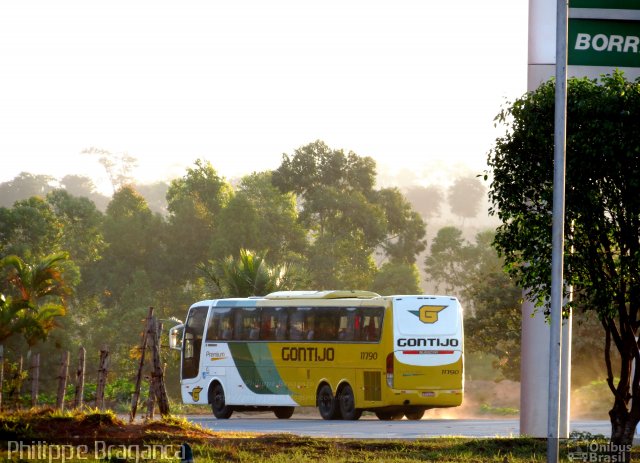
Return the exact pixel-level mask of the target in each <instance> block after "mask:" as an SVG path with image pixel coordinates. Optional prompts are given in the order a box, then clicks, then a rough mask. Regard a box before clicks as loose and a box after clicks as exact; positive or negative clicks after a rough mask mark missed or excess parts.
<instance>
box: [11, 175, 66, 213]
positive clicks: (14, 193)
mask: <svg viewBox="0 0 640 463" xmlns="http://www.w3.org/2000/svg"><path fill="white" fill-rule="evenodd" d="M54 183H55V179H54V178H53V177H51V176H49V175H34V174H30V173H28V172H20V174H19V175H17V176H16V177H14V179H13V180H10V181H8V182H4V183H0V206H4V207H11V206H13V204H14V203H15V202H16V201H22V200H25V199H27V198H31V197H32V196H39V197H40V198H44V196H45V195H46V194H47V193H48V192H49V191H51V190H53V189H54V188H55V187H54V186H53V184H54Z"/></svg>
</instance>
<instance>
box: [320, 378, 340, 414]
mask: <svg viewBox="0 0 640 463" xmlns="http://www.w3.org/2000/svg"><path fill="white" fill-rule="evenodd" d="M317 402H318V411H319V412H320V416H321V417H322V418H323V419H325V420H337V419H340V407H339V406H338V401H337V400H336V398H335V397H334V396H333V391H332V390H331V387H329V385H328V384H323V385H322V386H321V387H320V389H319V390H318V397H317Z"/></svg>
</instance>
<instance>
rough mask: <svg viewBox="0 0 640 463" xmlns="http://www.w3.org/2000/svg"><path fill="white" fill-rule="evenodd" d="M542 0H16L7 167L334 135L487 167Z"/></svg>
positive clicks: (1, 147)
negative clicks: (102, 153) (98, 153)
mask: <svg viewBox="0 0 640 463" xmlns="http://www.w3.org/2000/svg"><path fill="white" fill-rule="evenodd" d="M527 4H528V2H527V1H526V0H486V1H484V2H478V1H477V0H457V1H446V0H444V1H439V2H434V1H425V0H415V1H402V0H395V1H375V0H367V1H359V0H358V1H356V0H340V1H333V0H322V1H304V0H292V1H282V0H273V1H264V0H250V1H242V0H235V1H231V2H221V1H216V0H208V1H180V2H178V1H175V2H166V1H153V2H147V1H142V0H127V1H113V0H110V1H90V0H82V1H60V0H56V1H50V0H48V1H28V0H25V1H19V2H3V3H2V5H0V166H1V168H0V181H6V180H9V179H11V178H13V177H14V176H15V175H17V174H18V173H19V172H21V171H28V172H33V173H41V174H49V175H53V176H62V175H64V174H66V173H75V174H83V175H91V176H98V175H102V176H103V177H104V175H103V172H102V171H101V168H100V166H99V164H98V162H97V159H96V157H92V156H89V155H86V154H85V155H82V154H80V152H81V151H82V150H83V149H85V148H88V147H91V146H94V147H98V148H101V149H105V150H108V151H111V152H113V153H121V152H127V153H129V154H130V155H132V156H134V157H136V158H138V159H139V160H140V167H139V169H138V170H137V172H136V174H137V176H138V177H139V178H140V179H141V180H142V181H145V182H148V181H152V180H158V179H166V178H169V177H175V176H178V175H183V174H184V171H185V168H186V167H187V166H190V165H192V164H193V161H194V160H195V159H197V158H204V159H208V160H210V161H211V162H212V164H213V166H214V167H215V168H216V169H217V170H218V171H219V172H220V173H221V174H222V175H224V176H226V177H234V176H239V175H242V174H245V173H250V172H252V171H256V170H264V169H273V168H276V167H277V166H278V165H279V164H280V161H281V157H282V153H289V154H291V153H292V152H293V151H294V150H295V149H296V148H298V147H300V146H302V145H304V144H307V143H310V142H312V141H314V140H316V139H321V140H324V141H325V142H326V143H327V144H328V145H329V146H331V147H332V148H343V149H345V150H347V151H348V150H353V151H355V152H356V153H357V154H359V155H363V156H364V155H367V156H372V157H373V158H375V159H376V160H377V161H378V165H379V170H381V171H384V172H387V173H388V172H397V171H399V170H401V169H402V168H406V167H410V170H411V171H412V172H414V173H417V174H418V176H420V175H421V173H422V172H424V171H425V169H430V168H431V166H433V165H435V164H437V163H439V164H440V165H442V166H446V167H448V168H457V167H456V166H458V165H459V164H461V163H464V164H465V165H468V166H469V168H470V169H471V170H472V171H474V172H475V171H477V172H480V171H481V170H482V169H483V168H484V166H485V161H486V154H487V151H488V149H489V148H490V146H491V144H492V141H493V140H494V139H495V137H496V135H497V132H496V131H495V129H494V128H493V118H494V116H495V115H496V114H497V112H498V111H499V108H500V106H501V105H502V104H503V103H504V102H505V99H510V100H512V99H514V98H516V97H518V96H520V95H522V94H523V93H524V92H525V90H526V70H527Z"/></svg>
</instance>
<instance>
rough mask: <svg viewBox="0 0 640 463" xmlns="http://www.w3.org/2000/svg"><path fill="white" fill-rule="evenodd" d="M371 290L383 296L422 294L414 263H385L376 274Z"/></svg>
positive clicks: (418, 273) (418, 274)
mask: <svg viewBox="0 0 640 463" xmlns="http://www.w3.org/2000/svg"><path fill="white" fill-rule="evenodd" d="M371 291H374V292H376V293H378V294H382V295H385V296H390V295H394V294H422V288H421V287H420V272H419V271H418V267H417V265H416V264H407V263H391V262H387V263H385V264H384V265H383V266H382V267H381V268H380V271H379V272H378V273H377V274H376V276H375V278H374V280H373V284H372V285H371Z"/></svg>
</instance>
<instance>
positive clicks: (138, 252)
mask: <svg viewBox="0 0 640 463" xmlns="http://www.w3.org/2000/svg"><path fill="white" fill-rule="evenodd" d="M163 233H164V224H163V222H162V219H161V217H160V216H159V215H154V214H153V212H151V210H150V209H149V206H148V205H147V203H146V201H145V200H144V198H143V197H142V196H141V195H140V194H139V193H138V192H136V191H135V190H134V189H133V188H132V187H123V188H122V189H120V190H118V191H117V192H116V193H115V194H114V195H113V199H112V201H111V202H110V203H109V206H108V207H107V212H106V214H105V217H104V228H103V234H104V241H105V244H106V249H105V250H104V251H103V258H102V259H101V260H100V261H98V262H97V263H96V268H95V270H94V271H96V272H98V273H99V274H100V275H101V276H100V280H101V282H102V284H103V287H102V290H101V291H100V292H102V293H103V294H105V295H107V298H106V299H109V300H110V301H109V302H107V305H108V306H111V307H116V306H118V307H120V310H124V309H125V307H127V306H128V305H129V304H131V303H133V302H127V300H126V297H125V292H126V289H127V287H128V286H129V285H131V284H133V283H134V282H135V279H134V278H133V277H134V275H135V274H136V272H138V271H144V272H145V273H146V274H147V275H148V276H149V278H150V279H151V281H153V282H154V285H155V287H158V288H159V287H162V286H163V285H164V284H166V282H167V280H168V279H169V278H170V276H169V275H166V274H165V272H163V271H162V270H163V268H164V267H163V266H162V265H161V262H162V259H161V256H162V251H163V248H162V243H161V241H160V238H161V237H162V236H163ZM149 302H150V301H149V300H144V299H142V298H140V297H139V298H137V300H136V301H135V304H138V305H142V306H143V307H144V306H145V305H148V304H149ZM122 304H124V306H123V305H122Z"/></svg>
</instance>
